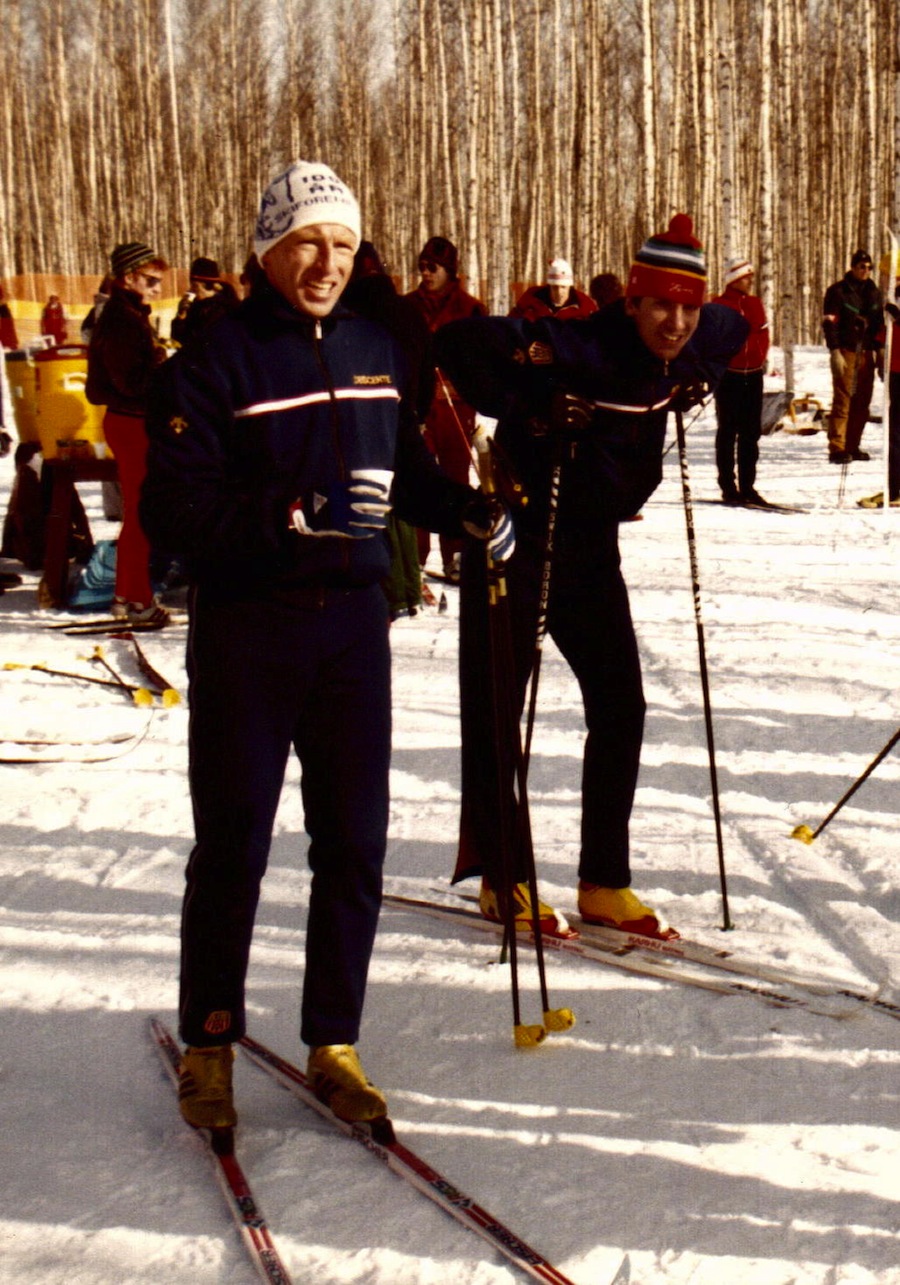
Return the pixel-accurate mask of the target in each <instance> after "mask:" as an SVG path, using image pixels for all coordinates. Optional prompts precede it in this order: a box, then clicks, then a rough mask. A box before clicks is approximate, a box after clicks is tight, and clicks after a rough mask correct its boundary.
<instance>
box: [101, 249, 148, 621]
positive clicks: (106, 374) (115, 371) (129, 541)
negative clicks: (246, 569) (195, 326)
mask: <svg viewBox="0 0 900 1285" xmlns="http://www.w3.org/2000/svg"><path fill="white" fill-rule="evenodd" d="M167 267H168V264H167V263H166V261H165V259H163V258H162V257H161V256H160V255H158V254H157V253H156V252H155V251H154V250H152V249H151V248H150V246H149V245H145V244H144V243H143V242H142V241H130V242H128V243H126V244H124V245H118V246H116V248H115V250H113V252H112V256H111V268H112V278H113V283H112V290H111V294H110V297H109V302H108V303H107V304H106V306H105V307H104V309H103V311H102V313H101V314H100V318H99V320H98V321H97V324H96V326H95V327H94V330H93V332H92V334H91V342H90V346H89V348H88V376H87V387H86V390H85V391H86V393H87V398H88V401H89V402H92V403H93V404H94V405H95V406H105V407H106V415H105V416H104V419H103V433H104V436H105V437H106V441H107V444H108V445H109V448H110V450H111V451H112V453H113V455H114V456H115V457H116V463H117V464H118V468H119V483H120V485H121V488H122V529H121V532H120V534H119V541H118V547H117V550H116V593H115V600H114V602H113V615H114V616H116V617H119V618H121V619H122V620H127V621H128V622H129V623H131V624H159V625H164V624H165V623H166V621H167V620H168V612H167V611H166V609H165V607H163V606H162V605H161V604H160V603H159V602H158V601H157V600H156V598H155V596H154V594H153V589H152V586H151V583H150V545H149V543H148V540H147V537H146V535H145V534H144V531H143V528H142V527H141V522H140V517H139V514H138V502H139V499H140V492H141V486H142V484H143V481H144V476H145V474H146V471H147V466H146V458H147V434H146V430H145V427H144V418H145V412H146V400H147V395H148V393H149V391H150V383H151V381H152V379H153V374H154V371H155V370H156V368H157V367H158V366H159V365H160V364H161V363H162V362H163V361H164V360H165V358H166V350H165V349H164V348H163V347H162V346H161V345H160V344H159V343H158V342H157V340H156V335H155V334H154V331H153V328H152V326H151V325H150V303H151V300H153V299H158V298H159V293H160V287H161V285H162V273H163V272H164V271H165V270H166V268H167Z"/></svg>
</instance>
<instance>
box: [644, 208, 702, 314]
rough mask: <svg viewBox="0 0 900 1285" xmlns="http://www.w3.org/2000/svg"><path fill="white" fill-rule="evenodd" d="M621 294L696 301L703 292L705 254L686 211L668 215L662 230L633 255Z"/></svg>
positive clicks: (700, 299)
mask: <svg viewBox="0 0 900 1285" xmlns="http://www.w3.org/2000/svg"><path fill="white" fill-rule="evenodd" d="M625 294H626V296H627V297H628V298H629V299H637V298H641V297H643V296H645V295H646V296H648V297H649V298H651V299H671V300H672V301H673V302H674V303H684V304H688V305H699V304H701V303H702V302H703V299H704V296H705V294H706V256H705V255H704V253H703V246H702V245H701V244H700V242H699V241H698V240H697V238H696V237H695V236H694V224H693V222H692V221H691V219H690V216H689V215H687V214H676V215H674V216H673V217H672V219H671V221H670V223H669V226H668V228H667V229H666V231H665V232H657V233H656V235H655V236H652V237H650V238H649V239H648V240H647V241H645V242H644V244H643V245H642V246H641V248H640V249H639V250H638V252H637V254H636V255H635V257H634V262H633V263H632V265H631V271H630V273H629V275H628V285H627V287H626V289H625Z"/></svg>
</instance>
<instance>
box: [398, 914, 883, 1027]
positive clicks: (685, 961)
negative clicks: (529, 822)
mask: <svg viewBox="0 0 900 1285" xmlns="http://www.w3.org/2000/svg"><path fill="white" fill-rule="evenodd" d="M384 901H385V904H386V905H390V906H396V907H397V908H398V909H401V910H403V909H405V910H417V911H419V912H421V913H422V914H425V915H430V916H432V917H433V918H436V919H450V920H453V921H456V922H460V921H462V922H463V923H465V924H468V925H469V927H471V928H477V929H479V930H481V931H483V932H488V933H491V934H492V935H494V936H497V937H502V935H503V925H502V924H497V923H493V922H492V921H491V920H489V919H485V918H484V916H483V915H482V914H481V913H480V912H479V911H477V910H468V909H465V908H463V907H462V906H448V905H445V904H444V903H441V902H436V901H427V900H424V899H421V898H416V897H401V896H396V895H394V894H391V893H386V894H385V896H384ZM610 931H611V932H612V933H614V935H615V937H616V938H620V937H621V936H622V934H621V933H619V932H616V930H615V929H611V930H610ZM519 939H520V940H524V941H531V942H532V943H533V941H534V935H533V934H530V933H521V934H520V935H519ZM541 940H542V942H543V945H544V948H545V949H552V950H557V951H563V952H565V953H567V954H572V955H578V956H580V958H582V959H591V960H594V961H596V962H597V963H600V964H607V965H609V967H610V968H618V969H621V970H622V971H623V972H628V973H636V974H637V975H639V976H641V977H652V978H655V979H657V980H658V981H666V982H678V983H679V984H681V985H684V986H695V987H697V988H698V989H699V990H707V991H713V992H715V993H716V994H719V995H752V996H754V997H755V998H756V999H759V1000H762V1001H763V1002H764V1003H767V1004H771V1005H775V1006H777V1007H779V1008H799V1009H805V1010H807V1011H808V1012H810V1013H817V1014H819V1015H820V1016H823V1017H831V1018H835V1019H837V1020H843V1019H846V1018H847V1017H849V1016H850V1015H851V1013H850V1012H849V1011H848V1009H847V1006H846V1001H848V1000H849V1001H853V1010H852V1011H853V1012H855V1011H856V1010H857V1009H858V1008H861V1007H863V1006H866V1007H870V1008H874V1009H877V1010H878V1011H880V1012H886V1013H887V1014H888V1015H889V1016H891V1017H900V1006H898V1005H895V1004H891V1003H890V1002H889V1001H884V1000H879V999H877V998H873V997H870V996H868V995H866V994H864V993H862V992H854V991H851V990H845V989H843V988H841V987H840V986H835V987H829V986H826V985H824V984H823V986H822V988H821V990H820V991H817V992H816V994H815V995H813V994H812V993H811V992H810V991H809V990H808V989H807V988H806V986H805V985H803V984H800V983H798V982H796V981H795V980H793V979H792V980H791V981H790V982H787V981H778V982H769V983H767V984H763V983H762V982H761V981H757V980H756V979H754V978H753V976H752V974H751V975H749V976H747V977H741V978H738V977H721V976H715V975H713V974H711V973H710V972H709V971H708V970H707V969H706V968H705V964H704V963H701V962H698V961H697V960H692V959H689V958H686V957H684V956H682V957H680V958H679V957H677V956H672V955H665V956H664V955H661V954H659V953H658V952H656V951H653V952H650V953H651V954H652V956H653V957H652V958H650V957H648V955H647V954H644V953H642V952H640V951H639V950H637V949H635V948H631V949H629V948H628V947H627V946H623V944H622V942H621V941H618V940H617V941H615V942H613V943H607V942H605V941H602V940H600V939H591V938H586V937H581V936H579V937H554V936H552V935H551V934H549V933H543V934H542V935H541ZM649 940H653V939H649ZM675 944H676V945H677V944H678V943H677V942H676V943H675ZM798 991H799V992H801V993H799V994H798V993H796V992H798ZM828 1001H831V1003H830V1004H829V1003H828Z"/></svg>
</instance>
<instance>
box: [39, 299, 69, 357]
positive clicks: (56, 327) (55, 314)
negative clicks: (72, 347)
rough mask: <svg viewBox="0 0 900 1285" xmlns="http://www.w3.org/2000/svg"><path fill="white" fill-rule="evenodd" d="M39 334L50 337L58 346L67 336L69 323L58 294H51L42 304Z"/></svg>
mask: <svg viewBox="0 0 900 1285" xmlns="http://www.w3.org/2000/svg"><path fill="white" fill-rule="evenodd" d="M41 334H42V335H46V336H47V337H48V338H49V339H52V340H53V342H54V344H55V345H56V346H57V347H58V348H61V347H62V346H63V344H64V343H65V342H66V340H67V339H68V337H69V323H68V320H67V318H66V313H65V309H64V308H63V306H62V300H61V299H60V297H59V295H58V294H52V295H51V296H50V298H49V299H48V300H47V302H46V304H45V305H44V311H43V312H42V313H41Z"/></svg>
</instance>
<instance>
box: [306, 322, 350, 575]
mask: <svg viewBox="0 0 900 1285" xmlns="http://www.w3.org/2000/svg"><path fill="white" fill-rule="evenodd" d="M322 338H323V333H322V322H321V320H320V319H319V318H318V317H317V318H316V323H315V326H314V327H313V350H314V352H315V354H316V361H317V362H318V365H319V370H320V371H321V373H322V382H323V383H324V385H325V390H326V392H327V393H328V397H329V403H330V408H331V440H332V444H333V446H334V454H335V458H336V459H337V464H338V475H339V477H340V479H341V481H342V482H346V480H347V462H346V460H345V459H344V452H343V449H342V447H341V429H340V418H339V415H338V402H337V395H336V393H335V391H334V381H333V380H332V378H331V372H330V370H329V369H328V364H327V362H326V361H325V356H324V354H323V352H322ZM340 543H341V561H342V562H343V564H344V566H345V567H347V566H349V564H350V550H349V548H348V547H347V543H348V542H347V541H346V540H341V542H340Z"/></svg>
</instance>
